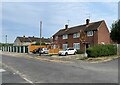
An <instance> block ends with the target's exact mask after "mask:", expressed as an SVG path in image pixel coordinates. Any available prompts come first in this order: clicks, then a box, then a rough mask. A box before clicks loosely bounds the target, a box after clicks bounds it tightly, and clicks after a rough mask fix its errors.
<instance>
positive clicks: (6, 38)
mask: <svg viewBox="0 0 120 85" xmlns="http://www.w3.org/2000/svg"><path fill="white" fill-rule="evenodd" d="M5 43H6V44H7V35H5Z"/></svg>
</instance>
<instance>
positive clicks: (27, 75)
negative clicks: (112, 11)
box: [2, 55, 118, 83]
mask: <svg viewBox="0 0 120 85" xmlns="http://www.w3.org/2000/svg"><path fill="white" fill-rule="evenodd" d="M2 63H3V68H7V69H8V71H10V72H12V73H13V74H14V73H15V74H16V75H17V76H16V77H18V78H20V80H19V81H18V80H17V82H18V83H21V82H29V83H118V60H117V59H116V60H113V61H111V62H106V63H97V64H92V63H86V62H83V61H79V62H77V63H57V62H47V61H41V60H37V59H33V58H25V57H24V56H23V57H17V56H16V57H12V56H7V55H2ZM18 75H19V76H18ZM2 76H3V81H4V82H9V83H14V82H16V80H14V79H12V78H11V79H12V81H10V80H9V81H7V80H6V78H7V77H5V75H4V74H3V75H2ZM16 79H17V78H16Z"/></svg>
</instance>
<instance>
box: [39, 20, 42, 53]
mask: <svg viewBox="0 0 120 85" xmlns="http://www.w3.org/2000/svg"><path fill="white" fill-rule="evenodd" d="M41 37H42V19H41V20H40V54H39V55H41Z"/></svg>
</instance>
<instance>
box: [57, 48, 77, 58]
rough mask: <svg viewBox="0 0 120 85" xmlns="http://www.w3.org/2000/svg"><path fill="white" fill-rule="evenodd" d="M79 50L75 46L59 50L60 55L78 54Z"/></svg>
mask: <svg viewBox="0 0 120 85" xmlns="http://www.w3.org/2000/svg"><path fill="white" fill-rule="evenodd" d="M76 52H77V50H76V49H74V48H67V49H65V50H62V51H59V52H58V55H65V56H66V55H69V54H74V55H75V54H76Z"/></svg>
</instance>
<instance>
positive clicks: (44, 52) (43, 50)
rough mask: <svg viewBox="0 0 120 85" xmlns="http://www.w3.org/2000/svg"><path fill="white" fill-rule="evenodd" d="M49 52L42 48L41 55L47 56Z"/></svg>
mask: <svg viewBox="0 0 120 85" xmlns="http://www.w3.org/2000/svg"><path fill="white" fill-rule="evenodd" d="M48 52H49V50H48V48H42V50H41V53H43V54H48Z"/></svg>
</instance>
